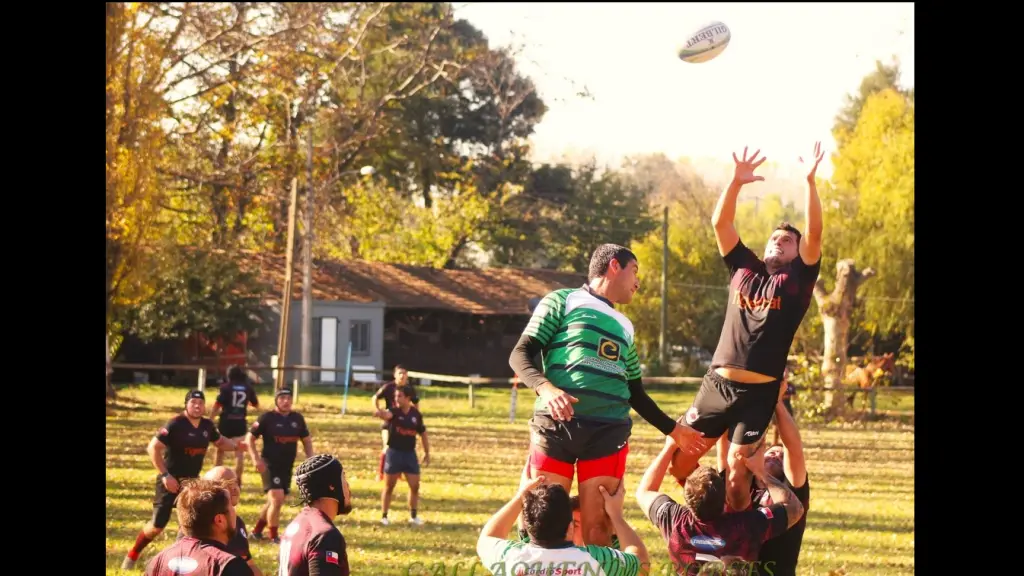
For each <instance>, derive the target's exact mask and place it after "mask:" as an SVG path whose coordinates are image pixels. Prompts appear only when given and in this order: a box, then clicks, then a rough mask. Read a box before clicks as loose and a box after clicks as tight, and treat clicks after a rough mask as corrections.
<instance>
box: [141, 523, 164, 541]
mask: <svg viewBox="0 0 1024 576" xmlns="http://www.w3.org/2000/svg"><path fill="white" fill-rule="evenodd" d="M163 531H164V529H163V528H161V527H158V526H156V525H155V524H153V523H152V522H150V523H149V524H146V526H145V528H143V529H142V532H143V533H145V534H146V537H148V538H149V539H150V540H152V539H154V538H156V537H157V536H159V535H160V533H161V532H163Z"/></svg>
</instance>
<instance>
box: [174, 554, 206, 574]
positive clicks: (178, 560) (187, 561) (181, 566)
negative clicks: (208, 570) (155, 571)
mask: <svg viewBox="0 0 1024 576" xmlns="http://www.w3.org/2000/svg"><path fill="white" fill-rule="evenodd" d="M196 568H199V562H198V561H196V559H195V558H189V557H188V556H177V557H174V558H171V559H170V561H168V562H167V569H168V570H170V571H171V573H173V574H191V573H193V572H195V571H196Z"/></svg>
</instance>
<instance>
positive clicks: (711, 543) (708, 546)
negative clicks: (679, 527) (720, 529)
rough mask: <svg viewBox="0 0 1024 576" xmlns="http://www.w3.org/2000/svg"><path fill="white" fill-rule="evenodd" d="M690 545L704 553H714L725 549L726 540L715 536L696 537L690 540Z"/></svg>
mask: <svg viewBox="0 0 1024 576" xmlns="http://www.w3.org/2000/svg"><path fill="white" fill-rule="evenodd" d="M690 545H691V546H693V547H694V548H696V549H697V550H700V551H702V552H714V551H715V550H718V549H719V548H723V547H725V540H722V539H721V538H717V537H713V536H694V537H692V538H690Z"/></svg>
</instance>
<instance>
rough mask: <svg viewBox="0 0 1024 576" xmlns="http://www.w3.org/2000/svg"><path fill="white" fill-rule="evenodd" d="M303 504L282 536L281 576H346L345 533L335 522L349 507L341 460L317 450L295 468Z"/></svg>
mask: <svg viewBox="0 0 1024 576" xmlns="http://www.w3.org/2000/svg"><path fill="white" fill-rule="evenodd" d="M295 484H296V485H297V486H298V487H299V497H300V498H302V505H303V508H302V510H301V511H300V512H299V514H298V516H296V517H295V519H294V520H292V521H291V523H290V524H288V528H286V529H285V531H284V537H283V538H282V539H281V549H280V565H281V570H280V575H281V576H348V574H349V568H348V553H347V552H346V550H345V537H344V536H342V535H341V532H340V531H339V530H338V528H337V527H336V526H335V525H334V518H335V516H337V515H339V514H342V515H344V514H348V513H349V512H351V511H352V492H351V491H350V490H349V487H348V480H346V479H345V471H344V470H343V469H342V467H341V462H339V461H338V459H337V458H335V457H334V456H331V455H330V454H317V455H316V456H313V457H312V458H309V459H307V460H306V461H305V462H303V463H302V464H300V465H299V467H298V468H296V469H295Z"/></svg>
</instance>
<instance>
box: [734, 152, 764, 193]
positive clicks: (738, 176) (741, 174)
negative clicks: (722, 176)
mask: <svg viewBox="0 0 1024 576" xmlns="http://www.w3.org/2000/svg"><path fill="white" fill-rule="evenodd" d="M760 152H761V150H760V149H758V150H756V151H755V152H754V153H753V154H751V155H750V156H749V157H748V156H747V147H746V146H744V147H743V159H742V160H740V159H739V158H737V157H736V153H735V152H733V153H732V159H733V161H735V162H736V171H735V172H734V173H733V177H732V178H733V180H734V181H735V182H738V183H739V184H750V183H751V182H764V176H755V175H754V170H755V169H757V167H758V166H760V165H761V164H763V163H764V161H765V160H766V159H767V158H765V157H764V156H762V157H761V159H760V160H756V161H755V159H756V158H757V155H758V154H759V153H760Z"/></svg>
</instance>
